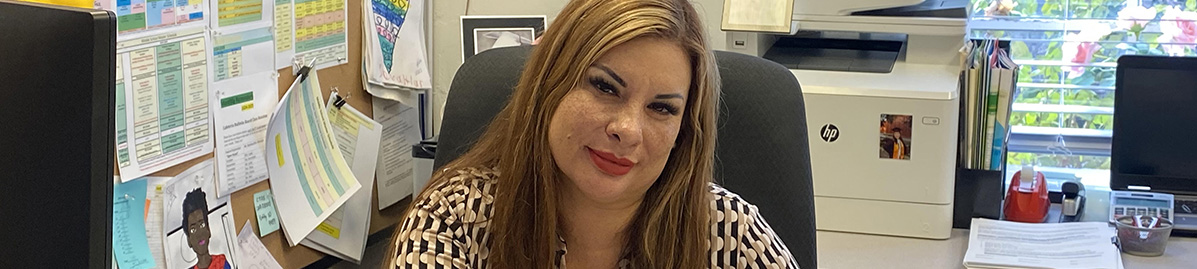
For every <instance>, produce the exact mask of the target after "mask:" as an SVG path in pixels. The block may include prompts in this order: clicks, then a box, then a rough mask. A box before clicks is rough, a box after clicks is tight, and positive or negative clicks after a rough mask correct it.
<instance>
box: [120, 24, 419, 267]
mask: <svg viewBox="0 0 1197 269" xmlns="http://www.w3.org/2000/svg"><path fill="white" fill-rule="evenodd" d="M346 3H347V13H348V15H349V16H348V18H347V24H348V25H347V27H348V31H349V33H348V34H349V35H348V42H349V43H348V47H349V54H348V58H349V59H348V63H346V64H342V65H338V66H334V67H329V68H325V69H320V70H318V72H319V75H320V84H321V85H320V87H321V91H322V92H323V94H322V96H325V97H327V96H328V95H329V94H331V93H332V88H333V87H336V88H338V91H339V92H340V93H341V94H342V95H346V96H350V98H349V99H348V100H346V101H347V104H348V105H350V106H353V107H354V108H357V109H358V110H360V111H361V112H362V113H364V114H366V115H367V116H370V117H373V116H374V115H373V107H372V106H371V105H372V104H371V98H370V95H369V94H368V93H366V91H365V88H363V85H362V1H352V0H347V1H346ZM291 69H292V68H290V67H288V68H284V69H280V70H278V73H279V78H278V85H279V88H278V95H279V97H282V96H283V94H284V93H285V92H286V91H287V87H288V86H290V85H291V83H292V82H294V81H295V75H294V74H293V71H292V70H291ZM212 158H213V154H208V155H205V156H202V157H199V158H196V159H194V160H191V161H187V162H184V163H182V164H179V165H176V166H174V167H170V168H167V169H164V170H162V171H159V172H156V173H153V174H150V175H148V176H160V177H173V176H176V175H178V174H179V173H181V172H183V171H184V170H187V168H190V167H191V166H193V165H195V164H197V163H199V162H201V161H204V160H208V159H212ZM114 163H115V162H114ZM113 171H119V169H118V168H114V169H113ZM116 174H117V175H119V172H116ZM371 180H374V179H371ZM267 189H270V181H269V180H267V181H263V182H259V183H258V184H254V185H252V186H249V187H246V188H245V189H242V190H240V191H237V192H234V193H233V194H231V196H232V197H231V202H230V203H231V204H232V208H233V220H234V222H233V223H234V225H236V227H241V225H242V224H244V223H245V222H246V221H249V222H251V223H250V225H251V226H253V227H258V224H257V218H256V214H255V212H254V202H253V198H254V193H257V192H259V191H263V190H267ZM374 190H375V191H374V192H373V193H371V195H372V198H371V199H370V204H371V205H370V206H371V210H370V212H371V217H370V229H369V230H370V233H371V234H375V233H377V232H379V231H381V230H384V229H386V228H387V227H389V226H391V225H394V224H395V223H398V222H399V220H400V218H401V217H402V216H401V215H402V214H403V212H402V211H403V209H404V208H406V207H407V205H408V203H409V202H408V201H410V198H408V199H404V200H402V201H400V202H399V203H396V204H395V205H392V206H391V207H388V208H387V209H386V210H382V211H379V210H378V199H377V196H378V193H377V190H378V188H374ZM238 230H239V229H238ZM388 236H389V235H388ZM261 240H262V244H263V245H266V248H267V249H268V250H269V251H270V254H271V255H273V256H274V258H275V259H276V260H278V262H279V264H280V265H282V266H283V268H300V267H304V266H307V265H309V264H311V263H312V262H315V261H317V260H319V259H321V258H323V257H324V256H325V254H324V253H322V252H318V251H315V250H312V249H311V248H308V247H305V246H303V245H297V246H295V247H290V246H287V239H286V238H285V237H284V236H283V233H282V230H279V231H277V232H274V233H271V234H269V235H267V236H265V237H261Z"/></svg>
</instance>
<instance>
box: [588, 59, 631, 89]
mask: <svg viewBox="0 0 1197 269" xmlns="http://www.w3.org/2000/svg"><path fill="white" fill-rule="evenodd" d="M592 66H594V68H598V69H599V70H603V72H607V75H610V76H611V78H613V79H615V82H617V83H619V85H620V86H624V87H627V86H628V83H626V82H623V78H621V77H619V75H617V74H615V71H611V68H607V66H604V65H602V64H598V63H596V64H594V65H592Z"/></svg>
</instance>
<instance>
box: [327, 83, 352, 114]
mask: <svg viewBox="0 0 1197 269" xmlns="http://www.w3.org/2000/svg"><path fill="white" fill-rule="evenodd" d="M339 90H340V89H339V88H337V87H333V89H332V92H333V98H334V100H333V106H335V107H337V109H340V108H341V107H342V106H345V102H346V101H348V100H349V98H350V97H353V94H349V95H347V96H345V97H341V92H340V91H339Z"/></svg>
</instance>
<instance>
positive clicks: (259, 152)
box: [210, 72, 278, 197]
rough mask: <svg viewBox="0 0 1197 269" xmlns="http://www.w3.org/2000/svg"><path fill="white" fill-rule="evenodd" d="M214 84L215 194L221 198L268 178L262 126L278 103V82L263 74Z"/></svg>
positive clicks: (264, 136) (271, 75)
mask: <svg viewBox="0 0 1197 269" xmlns="http://www.w3.org/2000/svg"><path fill="white" fill-rule="evenodd" d="M214 85H216V90H213V91H212V96H211V98H210V100H212V104H211V106H212V107H213V109H212V112H213V113H214V114H215V115H213V119H214V120H215V127H216V194H217V195H218V196H220V197H225V196H228V195H229V194H231V193H233V192H235V191H237V190H240V189H243V188H245V187H249V186H250V185H253V184H256V183H258V182H262V181H263V180H266V178H267V177H268V176H270V174H269V170H268V169H267V168H266V142H265V140H266V125H267V124H268V123H270V113H271V112H274V108H275V105H276V104H277V103H278V80H277V79H276V78H275V75H274V72H265V73H258V74H254V75H248V76H243V77H238V78H235V79H230V80H226V81H223V82H218V83H215V84H214Z"/></svg>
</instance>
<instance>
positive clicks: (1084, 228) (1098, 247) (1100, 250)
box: [964, 218, 1122, 269]
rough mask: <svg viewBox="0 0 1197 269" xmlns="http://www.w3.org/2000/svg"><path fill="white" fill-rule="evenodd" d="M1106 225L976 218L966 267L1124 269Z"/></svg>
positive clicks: (1109, 228) (1100, 223)
mask: <svg viewBox="0 0 1197 269" xmlns="http://www.w3.org/2000/svg"><path fill="white" fill-rule="evenodd" d="M1114 234H1115V233H1114V228H1112V227H1109V224H1106V223H1104V222H1072V223H1037V224H1031V223H1018V222H1010V221H999V220H989V219H981V218H974V219H973V220H972V225H971V228H970V230H969V242H968V251H967V252H965V254H964V265H965V266H967V267H969V268H1009V267H1022V268H1029V267H1034V268H1111V269H1113V268H1122V262H1121V260H1120V255H1121V254H1120V253H1119V251H1118V249H1117V247H1115V246H1114V244H1113V243H1112V242H1111V238H1112V237H1113V236H1114Z"/></svg>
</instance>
